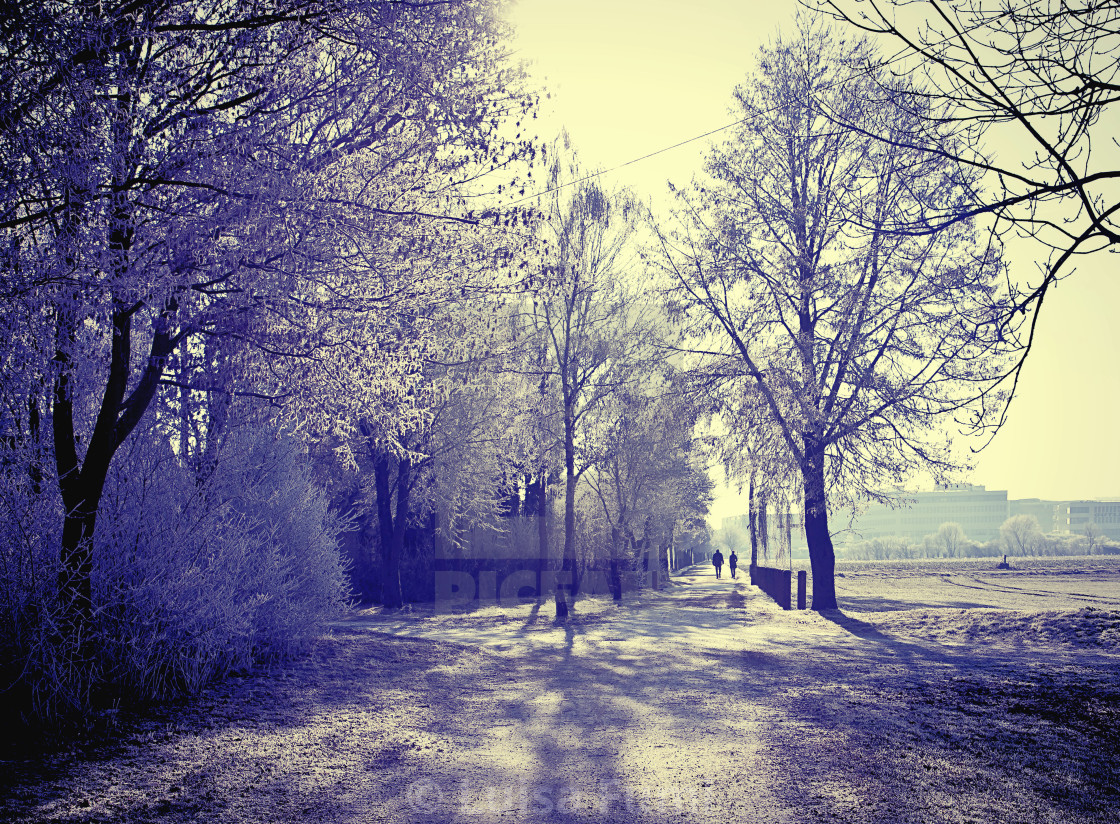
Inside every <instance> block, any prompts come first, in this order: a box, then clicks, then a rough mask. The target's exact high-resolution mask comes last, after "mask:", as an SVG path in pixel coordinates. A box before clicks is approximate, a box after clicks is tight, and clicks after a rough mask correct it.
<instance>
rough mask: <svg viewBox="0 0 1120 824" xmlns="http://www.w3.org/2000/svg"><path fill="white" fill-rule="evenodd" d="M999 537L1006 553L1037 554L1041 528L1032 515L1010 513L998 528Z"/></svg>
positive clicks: (1020, 555)
mask: <svg viewBox="0 0 1120 824" xmlns="http://www.w3.org/2000/svg"><path fill="white" fill-rule="evenodd" d="M999 537H1000V540H1001V541H1002V542H1003V546H1004V548H1005V549H1006V550H1007V554H1008V555H1018V556H1019V557H1025V556H1027V555H1037V554H1038V550H1039V546H1040V545H1041V543H1042V530H1041V529H1040V528H1039V525H1038V518H1036V517H1034V515H1012V516H1011V517H1010V518H1008V519H1007V520H1006V521H1004V522H1003V524H1001V525H1000V528H999Z"/></svg>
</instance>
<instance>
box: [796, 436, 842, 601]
mask: <svg viewBox="0 0 1120 824" xmlns="http://www.w3.org/2000/svg"><path fill="white" fill-rule="evenodd" d="M814 446H816V445H814ZM801 475H802V479H803V480H804V484H805V538H806V540H807V542H808V544H809V563H810V565H811V567H812V569H813V607H812V608H813V609H814V610H816V611H817V612H820V611H821V610H826V609H837V605H836V580H835V573H836V555H835V553H834V552H833V549H832V538H831V537H830V536H829V534H828V498H827V496H826V494H825V485H824V449H823V448H822V447H820V446H816V448H813V449H810V445H809V444H808V443H806V449H805V460H804V462H803V463H802V465H801Z"/></svg>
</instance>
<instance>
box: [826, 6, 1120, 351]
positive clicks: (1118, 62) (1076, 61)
mask: <svg viewBox="0 0 1120 824" xmlns="http://www.w3.org/2000/svg"><path fill="white" fill-rule="evenodd" d="M809 4H811V5H814V6H816V7H819V8H823V9H825V10H826V11H827V12H829V13H831V14H832V15H833V16H835V17H837V18H839V19H842V20H845V21H847V22H848V23H851V24H852V25H854V26H857V27H858V28H859V29H861V30H862V31H864V32H868V33H870V34H872V35H876V36H878V37H879V38H882V40H881V42H883V43H884V44H885V47H886V49H887V51H888V52H891V51H894V50H895V49H896V48H900V49H901V51H898V52H897V53H896V54H894V56H893V57H892V59H891V61H890V64H891V65H890V70H891V72H892V73H894V74H898V73H903V72H911V73H913V74H914V75H920V76H921V77H922V80H923V82H922V83H921V84H920V85H919V88H920V91H919V92H918V94H920V96H921V97H922V99H923V108H924V109H925V111H927V112H928V115H927V117H926V119H925V120H924V122H923V123H920V124H915V125H916V126H921V127H925V128H926V129H928V128H929V127H933V128H938V127H939V124H941V123H943V122H945V121H946V120H948V121H951V122H953V123H954V124H956V125H957V126H958V128H959V129H960V138H959V139H958V140H957V141H956V142H954V143H953V144H951V145H945V146H942V147H938V149H936V151H939V152H941V153H943V155H944V156H945V157H946V159H948V160H951V161H952V162H953V163H954V164H956V165H957V166H958V167H959V168H961V169H962V170H964V173H965V174H966V175H969V176H971V175H970V174H969V173H970V172H978V173H979V175H978V182H977V184H976V185H973V186H971V187H970V190H969V191H968V193H967V194H968V196H967V197H963V198H961V199H958V200H955V201H953V202H950V203H946V204H945V208H944V209H942V210H940V211H939V212H937V213H929V214H923V215H921V217H920V220H915V219H914V218H913V216H910V215H898V216H896V217H895V220H894V228H895V229H896V230H898V231H904V232H917V233H924V232H929V231H936V230H938V229H940V228H941V227H944V226H946V225H948V224H951V223H955V222H957V221H961V220H965V221H968V220H971V219H973V218H974V217H977V216H980V215H984V214H988V215H992V216H994V218H995V220H996V227H997V229H998V230H999V231H1011V232H1015V233H1018V234H1028V235H1031V236H1033V237H1035V238H1037V239H1038V240H1039V241H1041V242H1042V243H1043V244H1044V245H1045V246H1046V247H1048V248H1049V250H1050V255H1049V258H1048V260H1047V261H1046V265H1045V267H1044V268H1043V276H1042V280H1041V282H1039V283H1038V284H1037V285H1035V286H1033V287H1031V288H1027V289H1026V290H1025V291H1023V292H1022V293H1021V294H1019V295H1018V296H1017V299H1016V301H1015V304H1014V308H1015V309H1017V310H1021V311H1022V312H1024V313H1025V312H1026V311H1027V309H1028V308H1029V307H1030V306H1031V304H1036V305H1038V306H1041V304H1042V301H1043V299H1044V298H1045V296H1046V293H1047V291H1048V290H1049V288H1050V287H1051V286H1053V285H1054V284H1055V283H1056V282H1057V281H1058V280H1059V279H1060V278H1061V277H1062V276H1063V275H1064V274H1067V273H1068V272H1067V270H1069V269H1070V268H1071V264H1072V263H1073V262H1074V261H1075V260H1076V258H1077V257H1078V256H1080V255H1084V254H1088V253H1092V252H1095V251H1098V250H1101V249H1104V248H1108V247H1116V245H1117V244H1120V197H1118V196H1117V186H1116V181H1117V179H1118V178H1120V169H1118V168H1117V165H1116V152H1115V149H1116V147H1117V140H1116V126H1115V111H1116V109H1115V106H1116V104H1117V102H1118V101H1120V6H1118V5H1117V4H1116V3H1113V2H1099V0H1018V1H1017V2H997V3H989V2H986V0H923V2H920V3H918V2H911V0H886V2H882V3H880V2H856V0H810V2H809ZM876 60H877V59H876ZM863 63H864V66H865V68H866V69H867V70H868V72H869V74H870V75H871V76H874V75H876V74H879V73H877V72H875V71H873V70H872V67H873V65H874V63H873V62H872V61H869V60H866V59H865V60H864V61H863ZM888 89H889V87H888ZM869 93H872V94H874V91H872V90H869ZM875 96H876V99H878V100H880V101H881V102H882V103H884V104H886V105H891V100H890V99H887V98H884V96H883V95H881V94H876V95H875ZM836 114H838V115H839V113H836ZM837 119H838V122H840V123H847V121H846V120H845V118H844V117H843V116H842V115H839V116H838V118H837ZM849 125H853V126H855V127H857V128H858V124H849ZM915 134H921V129H916V131H915ZM878 137H880V138H882V137H884V136H882V135H879V136H878ZM989 138H990V139H992V140H998V141H999V142H1000V143H1001V148H1000V149H999V151H998V153H993V152H991V151H990V150H986V149H985V148H984V146H985V143H984V141H985V139H989ZM889 139H892V140H895V141H897V142H898V143H899V144H900V145H904V146H908V147H910V148H914V149H918V150H922V148H923V147H922V145H921V142H920V141H910V140H908V139H906V137H905V136H902V137H901V138H899V137H897V136H895V137H889ZM1035 319H1036V321H1037V313H1036V315H1035ZM1025 356H1026V352H1024V353H1023V357H1025Z"/></svg>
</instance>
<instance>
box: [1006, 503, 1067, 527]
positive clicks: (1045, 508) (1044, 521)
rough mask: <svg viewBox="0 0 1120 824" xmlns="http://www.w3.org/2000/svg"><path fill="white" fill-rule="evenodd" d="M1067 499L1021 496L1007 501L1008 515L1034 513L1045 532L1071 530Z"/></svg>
mask: <svg viewBox="0 0 1120 824" xmlns="http://www.w3.org/2000/svg"><path fill="white" fill-rule="evenodd" d="M1065 506H1066V502H1065V501H1043V500H1039V499H1038V498H1020V499H1018V500H1014V501H1008V502H1007V514H1008V517H1011V516H1013V515H1034V517H1035V518H1036V519H1037V520H1038V526H1039V528H1040V529H1041V530H1042V531H1043V532H1069V530H1068V529H1067V528H1066V512H1065V509H1064V508H1063V507H1065Z"/></svg>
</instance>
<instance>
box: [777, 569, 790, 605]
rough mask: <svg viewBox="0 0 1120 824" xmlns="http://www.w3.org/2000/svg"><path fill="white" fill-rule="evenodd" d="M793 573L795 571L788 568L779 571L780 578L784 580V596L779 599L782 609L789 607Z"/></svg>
mask: <svg viewBox="0 0 1120 824" xmlns="http://www.w3.org/2000/svg"><path fill="white" fill-rule="evenodd" d="M792 575H793V573H792V572H791V571H790V570H788V569H783V570H780V571H779V578H780V580H781V582H782V593H781V594H782V597H781V598H780V599H779V600H778V603H779V604H781V606H782V609H789V596H790V576H792Z"/></svg>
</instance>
